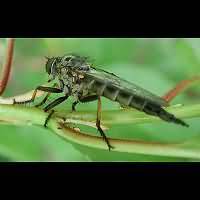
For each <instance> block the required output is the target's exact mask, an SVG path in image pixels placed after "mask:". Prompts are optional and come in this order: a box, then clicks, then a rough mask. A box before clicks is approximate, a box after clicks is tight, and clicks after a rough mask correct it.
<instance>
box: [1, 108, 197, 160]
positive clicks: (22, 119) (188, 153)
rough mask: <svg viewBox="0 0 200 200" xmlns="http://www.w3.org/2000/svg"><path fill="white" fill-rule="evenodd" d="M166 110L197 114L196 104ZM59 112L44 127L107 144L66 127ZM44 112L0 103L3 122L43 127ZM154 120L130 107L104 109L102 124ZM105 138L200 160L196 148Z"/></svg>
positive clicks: (76, 116) (131, 148) (87, 117)
mask: <svg viewBox="0 0 200 200" xmlns="http://www.w3.org/2000/svg"><path fill="white" fill-rule="evenodd" d="M170 109H171V112H173V113H174V114H176V115H178V116H179V117H183V118H193V117H200V105H193V106H184V107H179V108H169V109H168V110H170ZM63 114H64V113H62V114H61V113H57V114H56V115H55V116H54V117H52V118H51V120H50V121H49V124H48V128H49V129H51V130H52V131H53V132H54V133H55V134H57V135H58V136H60V137H62V138H64V139H66V140H68V141H71V142H74V143H78V144H81V145H86V146H89V147H94V148H100V149H106V150H107V146H106V144H105V142H104V141H103V140H102V138H100V137H96V136H91V135H88V134H86V133H82V132H79V131H76V130H73V129H70V128H69V127H66V126H65V125H64V124H63V122H62V119H61V118H60V117H59V116H63ZM47 115H48V113H45V112H43V111H42V110H40V109H37V108H30V107H24V106H22V105H2V104H0V121H2V122H4V123H10V124H25V125H39V126H41V127H43V124H44V121H45V119H46V117H47ZM122 115H123V117H122ZM136 115H137V117H136ZM65 116H66V117H67V121H68V122H72V120H73V123H76V120H77V124H80V121H82V122H83V124H84V121H85V122H86V125H88V123H87V122H88V121H89V122H90V121H94V120H95V117H96V112H87V113H84V112H76V113H68V114H65ZM119 116H120V117H119ZM70 120H71V121H70ZM139 120H140V121H139ZM155 120H159V119H154V117H149V116H146V115H145V114H143V113H138V112H137V111H133V110H122V111H105V112H104V113H103V123H104V124H108V125H109V124H112V125H114V124H123V123H126V124H127V123H131V124H133V123H144V122H153V121H155ZM58 127H62V129H59V128H58ZM109 140H110V143H111V145H112V146H114V147H115V148H114V149H113V151H118V152H128V153H141V154H147V155H160V156H172V157H184V158H193V159H200V149H199V150H198V149H197V150H194V149H189V148H186V147H182V146H180V145H178V144H177V145H176V144H164V143H156V142H155V143H153V142H146V141H145V142H144V141H139V140H124V139H123V140H121V139H111V138H110V139H109Z"/></svg>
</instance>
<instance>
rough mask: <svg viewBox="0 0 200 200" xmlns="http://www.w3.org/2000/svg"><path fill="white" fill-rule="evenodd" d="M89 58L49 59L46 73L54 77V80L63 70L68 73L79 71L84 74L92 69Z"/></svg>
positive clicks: (72, 56) (64, 57) (71, 56)
mask: <svg viewBox="0 0 200 200" xmlns="http://www.w3.org/2000/svg"><path fill="white" fill-rule="evenodd" d="M87 61H88V60H87V57H81V56H78V55H73V54H72V55H66V56H63V57H52V58H47V62H46V72H47V73H48V74H49V75H52V76H53V77H54V78H55V76H56V75H58V73H60V71H61V69H62V68H65V69H66V70H67V71H69V72H70V71H79V72H84V71H88V70H89V69H90V65H89V63H88V62H87Z"/></svg>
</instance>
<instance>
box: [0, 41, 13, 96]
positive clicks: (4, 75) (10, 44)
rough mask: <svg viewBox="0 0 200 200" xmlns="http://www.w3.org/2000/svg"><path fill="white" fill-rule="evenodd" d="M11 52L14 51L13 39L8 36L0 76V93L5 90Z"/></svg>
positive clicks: (10, 62) (11, 58)
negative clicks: (0, 74) (0, 75)
mask: <svg viewBox="0 0 200 200" xmlns="http://www.w3.org/2000/svg"><path fill="white" fill-rule="evenodd" d="M13 52H14V39H13V38H9V39H8V44H7V52H6V60H5V64H4V66H3V69H2V78H1V80H0V95H2V94H3V92H4V91H5V89H6V86H7V83H8V80H9V76H10V71H11V66H12V60H13Z"/></svg>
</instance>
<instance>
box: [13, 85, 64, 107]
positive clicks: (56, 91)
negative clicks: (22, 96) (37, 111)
mask: <svg viewBox="0 0 200 200" xmlns="http://www.w3.org/2000/svg"><path fill="white" fill-rule="evenodd" d="M38 90H40V91H44V92H49V93H61V92H62V90H60V89H58V88H53V87H44V86H38V87H37V88H36V89H35V90H34V92H33V95H32V97H31V99H30V100H26V101H15V99H14V103H13V104H26V103H31V102H34V100H35V97H36V94H37V91H38Z"/></svg>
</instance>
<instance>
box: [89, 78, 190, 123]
mask: <svg viewBox="0 0 200 200" xmlns="http://www.w3.org/2000/svg"><path fill="white" fill-rule="evenodd" d="M90 87H91V90H92V91H93V92H94V93H96V94H97V95H99V96H104V97H106V98H108V99H110V100H112V101H116V102H118V103H120V104H122V105H124V106H129V107H132V108H135V109H137V110H140V111H143V112H145V113H147V114H149V115H154V116H157V117H159V118H161V119H162V120H164V121H168V122H173V123H176V124H180V125H182V126H188V125H187V124H186V123H185V122H184V121H182V120H181V119H178V118H176V117H175V116H174V115H173V114H171V113H168V112H167V111H166V110H164V109H163V108H162V107H161V106H160V105H158V104H156V103H155V102H151V101H150V100H148V99H145V98H143V97H139V96H136V95H135V94H133V93H131V92H129V91H126V89H124V90H123V89H121V88H118V87H117V86H115V85H112V84H107V83H105V82H103V81H99V80H92V81H91V82H90Z"/></svg>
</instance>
